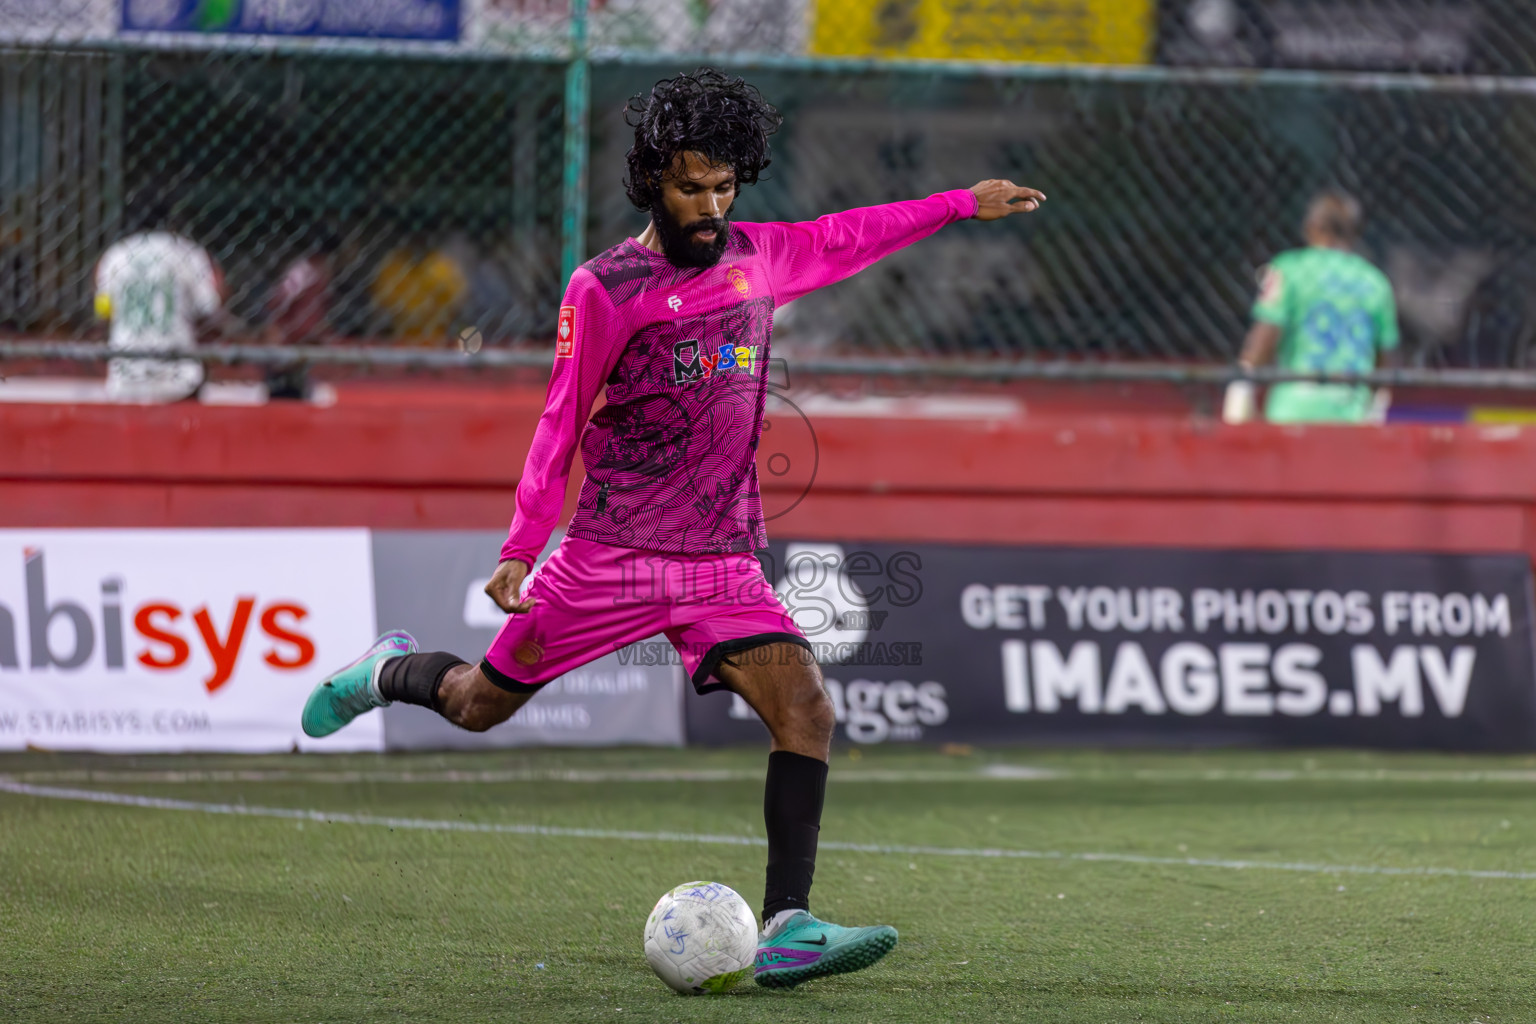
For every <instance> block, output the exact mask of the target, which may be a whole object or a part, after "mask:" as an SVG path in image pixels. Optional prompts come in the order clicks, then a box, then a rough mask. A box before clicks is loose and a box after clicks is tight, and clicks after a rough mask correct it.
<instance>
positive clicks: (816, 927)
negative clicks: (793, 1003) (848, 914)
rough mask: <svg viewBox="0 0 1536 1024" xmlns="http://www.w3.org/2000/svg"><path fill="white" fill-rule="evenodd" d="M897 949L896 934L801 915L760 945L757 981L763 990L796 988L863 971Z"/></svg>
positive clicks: (884, 927)
mask: <svg viewBox="0 0 1536 1024" xmlns="http://www.w3.org/2000/svg"><path fill="white" fill-rule="evenodd" d="M895 948H896V929H895V928H892V927H890V926H889V925H877V926H875V927H873V928H844V927H843V926H841V925H836V924H828V923H827V922H825V921H818V920H817V919H816V918H814V917H812V916H811V915H810V913H809V912H807V911H804V910H801V911H798V912H797V913H796V914H795V915H794V916H793V917H791V918H789V919H788V920H787V921H785V922H784V923H783V924H782V925H781V926H780V927H779V929H778V930H777V931H775V932H774V933H773V934H772V935H764V936H763V937H762V938H761V939H760V940H759V941H758V944H757V961H756V964H755V969H754V972H753V980H755V981H756V982H757V983H758V984H759V985H762V986H763V987H765V988H794V987H795V986H796V985H798V984H800V983H801V982H802V981H810V980H811V979H812V978H825V977H826V976H828V975H830V974H847V973H848V972H849V971H861V970H863V969H864V968H866V967H868V966H870V965H871V964H873V963H874V962H875V961H877V960H879V959H880V958H881V957H883V956H885V954H887V953H889V952H890V951H891V950H893V949H895Z"/></svg>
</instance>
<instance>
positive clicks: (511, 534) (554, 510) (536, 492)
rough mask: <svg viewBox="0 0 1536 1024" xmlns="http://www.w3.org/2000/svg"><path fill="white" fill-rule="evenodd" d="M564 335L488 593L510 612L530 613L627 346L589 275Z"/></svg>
mask: <svg viewBox="0 0 1536 1024" xmlns="http://www.w3.org/2000/svg"><path fill="white" fill-rule="evenodd" d="M557 331H558V332H559V333H558V336H557V338H556V340H555V366H554V369H553V370H551V371H550V375H549V390H548V392H547V393H546V395H545V398H544V412H543V414H542V415H540V416H539V425H538V427H537V428H536V429H535V430H534V434H533V443H532V444H530V445H529V446H528V458H527V460H526V461H525V462H524V464H523V476H522V479H521V480H519V481H518V483H517V511H516V512H515V513H514V514H513V516H512V527H511V529H510V530H508V532H507V541H506V543H505V544H503V545H502V546H501V564H500V565H499V566H498V567H497V569H496V574H495V576H494V577H492V579H491V582H490V584H489V585H487V586H486V588H485V591H486V593H487V594H489V595H490V596H491V599H492V600H494V601H495V602H496V603H497V604H498V605H499V606H500V607H501V609H502V610H503V611H519V612H521V611H526V610H527V609H528V604H527V602H520V601H519V600H518V587H519V586H520V585H521V584H522V581H523V577H524V576H525V575H526V574H527V572H528V569H529V568H530V567H531V566H532V565H533V563H534V561H535V560H537V559H538V557H539V552H541V551H543V550H544V545H545V544H546V543H548V542H549V535H550V532H551V531H553V530H554V528H555V523H556V522H557V521H558V520H559V518H560V509H561V508H562V507H563V506H564V504H565V492H566V485H567V483H568V482H569V480H570V477H571V461H572V460H573V459H574V458H575V456H576V445H577V443H578V442H579V441H580V439H581V432H582V429H583V428H584V427H585V426H586V424H587V418H588V417H589V416H590V415H591V414H592V403H593V402H594V401H596V400H597V393H598V391H599V390H601V388H602V386H603V382H604V381H605V380H607V379H608V375H609V374H610V373H612V372H613V366H614V364H615V363H616V362H618V358H619V353H620V352H622V351H623V348H624V343H625V341H626V340H627V339H626V338H625V337H624V331H623V328H622V323H621V321H620V318H619V315H618V312H617V311H616V310H615V309H614V308H613V303H612V302H610V301H609V299H608V295H607V292H605V291H604V290H603V286H602V285H601V284H599V283H598V281H597V279H596V278H595V277H593V276H592V275H591V274H590V273H589V272H587V271H585V270H577V271H576V273H575V274H573V275H571V283H570V285H569V286H568V287H567V288H566V290H565V298H564V300H563V301H562V302H561V305H560V319H559V325H558V327H557Z"/></svg>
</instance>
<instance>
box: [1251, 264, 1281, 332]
mask: <svg viewBox="0 0 1536 1024" xmlns="http://www.w3.org/2000/svg"><path fill="white" fill-rule="evenodd" d="M1285 288H1286V280H1285V270H1284V268H1282V267H1281V266H1280V264H1279V262H1278V261H1276V262H1274V263H1271V264H1270V265H1269V266H1267V267H1265V268H1264V273H1263V274H1261V275H1260V277H1259V297H1258V298H1257V299H1256V300H1254V303H1253V318H1254V319H1255V320H1257V321H1258V322H1259V323H1265V324H1273V325H1274V326H1276V327H1280V328H1284V327H1285V325H1286V320H1287V318H1286V312H1285V310H1286V303H1285V299H1286V294H1285Z"/></svg>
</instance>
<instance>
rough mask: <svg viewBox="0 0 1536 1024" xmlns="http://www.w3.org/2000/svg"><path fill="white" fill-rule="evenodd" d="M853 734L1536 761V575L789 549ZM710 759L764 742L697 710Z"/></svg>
mask: <svg viewBox="0 0 1536 1024" xmlns="http://www.w3.org/2000/svg"><path fill="white" fill-rule="evenodd" d="M763 561H764V567H765V569H766V570H767V572H768V577H769V579H770V580H771V581H773V582H774V583H775V584H776V587H777V590H778V593H779V595H780V597H781V598H782V599H783V600H784V601H785V604H786V606H788V607H789V608H790V611H791V613H792V614H794V616H795V618H796V621H797V622H799V623H800V625H801V627H802V628H803V629H804V630H805V632H806V634H807V635H808V637H809V638H810V640H811V642H812V644H813V645H814V647H815V648H816V650H817V658H818V660H819V661H820V662H821V665H822V671H823V674H824V675H825V677H826V680H827V689H828V693H829V694H830V696H831V697H832V700H833V704H834V706H835V707H836V710H837V718H838V735H839V738H841V739H846V740H850V741H853V742H856V743H886V742H895V741H903V740H908V741H910V740H923V741H940V742H943V741H953V742H985V743H1006V742H1019V741H1026V740H1027V741H1031V742H1040V741H1059V742H1094V743H1125V744H1131V743H1152V744H1159V743H1162V744H1169V743H1172V744H1184V743H1195V744H1211V743H1263V744H1303V745H1314V744H1315V745H1347V746H1361V747H1396V748H1438V749H1456V750H1490V749H1493V750H1513V749H1531V748H1536V654H1533V647H1532V598H1531V566H1530V563H1529V561H1528V560H1527V559H1525V558H1524V557H1522V556H1519V555H1430V554H1394V553H1355V552H1257V551H1189V550H1169V549H1082V548H1073V549H1063V548H1051V549H1039V548H1003V547H965V546H943V545H893V544H806V543H792V544H787V545H775V546H773V547H772V548H771V549H770V550H769V551H768V552H766V553H765V555H764V557H763ZM687 716H688V722H687V725H688V740H689V742H690V743H705V744H709V743H734V742H740V741H743V740H749V739H754V738H759V737H761V736H762V730H763V727H762V725H761V723H760V722H758V721H757V720H756V717H755V716H754V715H753V714H752V712H751V711H750V709H749V708H747V707H746V706H745V704H744V703H743V702H742V701H741V700H740V698H737V697H734V696H732V695H730V694H712V695H710V696H707V697H698V696H696V695H690V696H689V698H688V707H687Z"/></svg>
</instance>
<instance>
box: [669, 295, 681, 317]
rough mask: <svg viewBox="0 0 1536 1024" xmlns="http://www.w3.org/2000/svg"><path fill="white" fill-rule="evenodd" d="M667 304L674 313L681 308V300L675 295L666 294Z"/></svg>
mask: <svg viewBox="0 0 1536 1024" xmlns="http://www.w3.org/2000/svg"><path fill="white" fill-rule="evenodd" d="M667 305H668V306H670V307H671V309H672V312H674V313H676V312H677V311H678V310H680V309H682V308H683V300H682V299H680V298H678V297H677V296H676V295H669V296H667Z"/></svg>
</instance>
